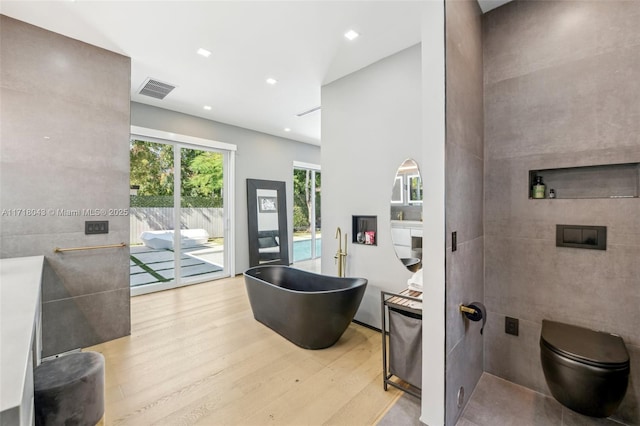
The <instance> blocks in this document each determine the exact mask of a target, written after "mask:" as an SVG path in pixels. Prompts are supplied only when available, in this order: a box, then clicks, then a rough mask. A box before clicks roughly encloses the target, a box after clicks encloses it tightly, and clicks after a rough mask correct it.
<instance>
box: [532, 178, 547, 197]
mask: <svg viewBox="0 0 640 426" xmlns="http://www.w3.org/2000/svg"><path fill="white" fill-rule="evenodd" d="M544 190H545V186H544V183H543V182H542V176H536V183H535V184H534V185H533V198H544Z"/></svg>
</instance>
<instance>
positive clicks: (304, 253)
mask: <svg viewBox="0 0 640 426" xmlns="http://www.w3.org/2000/svg"><path fill="white" fill-rule="evenodd" d="M321 254H322V238H316V257H320V255H321ZM307 259H311V239H308V240H298V241H294V242H293V261H294V262H299V261H301V260H307Z"/></svg>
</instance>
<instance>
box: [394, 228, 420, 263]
mask: <svg viewBox="0 0 640 426" xmlns="http://www.w3.org/2000/svg"><path fill="white" fill-rule="evenodd" d="M391 240H392V241H393V248H394V249H395V250H396V254H397V255H398V257H399V258H401V259H402V258H407V257H417V258H420V259H422V222H419V221H409V220H392V221H391Z"/></svg>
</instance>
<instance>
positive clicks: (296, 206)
mask: <svg viewBox="0 0 640 426" xmlns="http://www.w3.org/2000/svg"><path fill="white" fill-rule="evenodd" d="M311 176H312V171H311V170H303V169H295V170H294V171H293V227H294V229H295V230H306V231H309V232H311V230H312V229H311V224H310V223H309V219H310V214H309V211H310V209H311V197H312V192H311V179H312V177H311ZM320 176H321V175H320V173H319V172H316V173H315V189H316V194H315V197H316V227H318V226H319V223H320V186H321V179H320Z"/></svg>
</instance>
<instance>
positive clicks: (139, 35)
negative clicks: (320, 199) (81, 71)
mask: <svg viewBox="0 0 640 426" xmlns="http://www.w3.org/2000/svg"><path fill="white" fill-rule="evenodd" d="M506 1H508V0H506ZM506 1H505V0H482V1H480V5H481V8H482V9H483V11H484V12H486V11H488V10H490V9H491V8H493V7H497V6H498V5H500V4H502V3H505V2H506ZM422 6H423V2H422V1H406V2H405V1H395V0H394V1H366V0H360V1H326V0H325V1H297V2H294V1H265V0H262V1H252V2H249V1H207V0H200V1H150V0H146V1H145V0H141V1H97V0H76V1H72V0H56V1H25V0H20V1H11V0H2V2H0V13H2V14H4V15H7V16H11V17H13V18H15V19H18V20H21V21H25V22H28V23H31V24H33V25H36V26H39V27H42V28H46V29H48V30H51V31H54V32H56V33H59V34H63V35H66V36H68V37H71V38H74V39H78V40H82V41H84V42H87V43H90V44H93V45H96V46H99V47H102V48H105V49H108V50H111V51H114V52H117V53H120V54H123V55H126V56H128V57H130V58H131V86H132V87H131V100H132V101H135V102H140V103H144V104H148V105H153V106H158V107H161V108H165V109H169V110H173V111H178V112H182V113H185V114H190V115H194V116H198V117H203V118H206V119H210V120H215V121H219V122H223V123H228V124H232V125H235V126H240V127H244V128H248V129H253V130H257V131H260V132H264V133H268V134H272V135H276V136H281V137H285V138H289V139H294V140H299V141H302V142H306V143H311V144H316V145H319V144H320V115H321V111H315V112H312V113H309V114H307V115H304V116H302V117H298V116H297V114H300V113H302V112H305V111H309V110H311V109H314V108H316V107H319V106H320V103H321V100H320V88H321V86H322V85H323V84H326V83H329V82H331V81H334V80H336V79H339V78H341V77H344V76H345V75H347V74H350V73H352V72H354V71H356V70H358V69H361V68H363V67H365V66H367V65H369V64H371V63H373V62H376V61H378V60H380V59H382V58H384V57H386V56H389V55H391V54H393V53H395V52H397V51H399V50H402V49H405V48H407V47H410V46H412V45H414V44H417V43H419V42H420V40H421V29H420V21H421V19H420V17H421V11H422ZM350 29H352V30H354V31H356V32H357V33H359V34H360V36H359V37H358V38H356V39H355V40H353V41H349V40H348V39H346V38H345V37H344V34H345V33H346V32H347V31H348V30H350ZM199 48H204V49H207V50H209V51H210V52H211V55H210V56H209V57H208V58H205V57H203V56H200V55H198V54H197V53H196V51H197V50H198V49H199ZM149 77H151V78H153V79H155V80H158V81H161V82H164V83H169V84H171V85H174V86H176V88H175V89H174V90H173V91H171V92H170V93H169V94H168V95H167V96H166V97H165V98H164V99H163V100H159V99H155V98H152V97H148V96H144V95H140V94H139V93H138V91H139V90H140V88H141V86H142V85H143V83H144V82H145V80H146V79H147V78H149ZM268 78H273V79H275V80H277V83H276V84H274V85H271V84H268V83H267V82H266V79H268ZM205 105H206V106H209V107H211V108H210V109H209V110H205V109H204V107H205ZM285 129H289V130H285Z"/></svg>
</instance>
